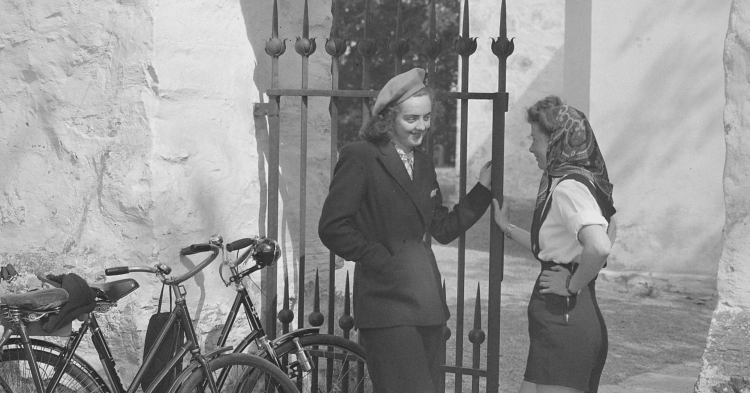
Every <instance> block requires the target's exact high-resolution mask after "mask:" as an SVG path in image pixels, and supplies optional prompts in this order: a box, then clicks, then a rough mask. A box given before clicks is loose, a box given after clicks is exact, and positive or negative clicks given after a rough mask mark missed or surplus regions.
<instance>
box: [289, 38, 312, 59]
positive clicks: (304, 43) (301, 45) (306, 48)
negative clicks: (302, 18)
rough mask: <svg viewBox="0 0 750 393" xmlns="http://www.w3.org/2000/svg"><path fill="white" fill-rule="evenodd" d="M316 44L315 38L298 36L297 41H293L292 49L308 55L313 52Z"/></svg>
mask: <svg viewBox="0 0 750 393" xmlns="http://www.w3.org/2000/svg"><path fill="white" fill-rule="evenodd" d="M316 48H317V45H316V44H315V38H300V37H297V42H295V43H294V50H296V51H297V53H299V54H300V55H302V56H306V57H307V56H310V55H311V54H313V52H315V49H316Z"/></svg>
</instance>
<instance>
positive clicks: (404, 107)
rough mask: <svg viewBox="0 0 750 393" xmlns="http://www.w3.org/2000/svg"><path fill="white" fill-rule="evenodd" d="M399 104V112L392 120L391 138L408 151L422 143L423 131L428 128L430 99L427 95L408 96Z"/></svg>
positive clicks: (430, 110) (430, 107) (430, 108)
mask: <svg viewBox="0 0 750 393" xmlns="http://www.w3.org/2000/svg"><path fill="white" fill-rule="evenodd" d="M399 105H400V108H399V109H400V110H399V113H398V114H397V115H396V118H395V119H394V120H393V134H392V135H391V140H392V141H393V143H395V144H396V146H398V147H399V148H400V149H401V150H403V151H404V152H406V153H408V152H410V151H411V150H412V149H413V148H415V147H417V146H419V145H420V144H422V140H423V139H424V135H425V133H426V132H427V131H428V130H429V129H430V115H431V114H432V100H431V99H430V96H429V95H422V96H417V97H411V98H408V99H407V100H406V101H404V102H402V103H401V104H399Z"/></svg>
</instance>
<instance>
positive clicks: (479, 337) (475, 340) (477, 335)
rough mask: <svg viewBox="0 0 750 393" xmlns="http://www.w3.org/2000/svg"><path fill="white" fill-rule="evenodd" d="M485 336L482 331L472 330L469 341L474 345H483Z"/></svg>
mask: <svg viewBox="0 0 750 393" xmlns="http://www.w3.org/2000/svg"><path fill="white" fill-rule="evenodd" d="M484 338H485V334H484V331H483V330H481V329H472V330H471V331H469V341H470V342H471V343H472V344H481V343H483V342H484Z"/></svg>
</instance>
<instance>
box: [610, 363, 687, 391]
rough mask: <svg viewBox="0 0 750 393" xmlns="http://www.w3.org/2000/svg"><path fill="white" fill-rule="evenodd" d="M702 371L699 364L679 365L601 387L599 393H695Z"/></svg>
mask: <svg viewBox="0 0 750 393" xmlns="http://www.w3.org/2000/svg"><path fill="white" fill-rule="evenodd" d="M700 371H701V366H700V363H698V362H691V363H684V364H679V365H675V366H670V367H667V368H664V369H661V370H659V371H658V372H651V373H645V374H640V375H636V376H633V377H630V378H628V379H626V380H624V381H622V382H621V383H620V384H618V385H606V386H601V387H599V393H693V392H694V385H695V383H696V382H698V375H699V374H700Z"/></svg>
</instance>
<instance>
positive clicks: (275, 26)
mask: <svg viewBox="0 0 750 393" xmlns="http://www.w3.org/2000/svg"><path fill="white" fill-rule="evenodd" d="M271 38H279V4H278V3H277V0H273V16H272V17H271Z"/></svg>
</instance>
